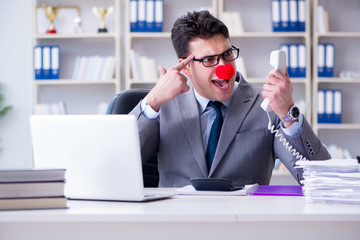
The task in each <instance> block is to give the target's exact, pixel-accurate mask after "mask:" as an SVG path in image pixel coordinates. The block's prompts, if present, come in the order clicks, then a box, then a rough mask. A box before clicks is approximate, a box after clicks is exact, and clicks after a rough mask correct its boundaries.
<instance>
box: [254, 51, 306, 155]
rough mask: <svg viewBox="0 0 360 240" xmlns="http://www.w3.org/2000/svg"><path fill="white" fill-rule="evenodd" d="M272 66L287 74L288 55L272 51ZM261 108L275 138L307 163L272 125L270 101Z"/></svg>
mask: <svg viewBox="0 0 360 240" xmlns="http://www.w3.org/2000/svg"><path fill="white" fill-rule="evenodd" d="M270 65H271V66H273V67H274V68H275V69H279V70H280V71H281V72H282V73H283V74H285V72H286V53H285V52H284V51H282V50H275V51H272V52H271V54H270ZM260 106H261V108H262V109H264V111H265V112H266V114H267V116H268V118H269V123H268V129H269V131H270V132H271V133H274V134H275V137H278V138H279V141H280V142H282V144H283V145H284V146H285V148H286V149H287V150H288V151H289V152H290V153H291V154H292V155H293V156H295V157H296V159H298V160H301V161H307V159H306V158H305V157H303V156H302V155H301V154H300V153H299V152H297V151H296V149H293V147H292V146H291V145H290V144H289V142H288V141H287V140H286V138H285V137H284V136H283V135H282V134H281V133H279V130H278V129H275V126H274V125H271V118H270V115H269V112H271V111H272V110H271V108H270V104H269V99H268V98H265V99H264V100H263V101H262V103H261V105H260Z"/></svg>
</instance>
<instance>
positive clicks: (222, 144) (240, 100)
mask: <svg viewBox="0 0 360 240" xmlns="http://www.w3.org/2000/svg"><path fill="white" fill-rule="evenodd" d="M257 97H258V94H257V93H255V92H254V90H253V89H252V87H251V86H250V85H249V84H248V83H247V82H246V81H245V80H244V79H243V78H241V82H240V84H239V86H238V87H237V89H236V91H235V94H234V96H233V99H232V100H231V104H230V106H229V109H228V112H227V113H226V117H225V119H224V123H223V128H222V130H221V133H220V138H219V142H218V147H217V149H216V153H215V156H214V160H213V163H212V166H211V169H210V173H209V177H210V176H211V175H212V173H213V172H214V171H215V169H216V167H217V166H218V165H219V163H220V161H221V159H222V158H223V157H224V155H225V153H226V151H227V149H228V148H229V146H230V144H231V142H232V141H233V139H234V137H235V135H236V133H237V130H238V129H239V128H240V127H241V124H242V123H243V121H244V119H245V117H246V115H247V114H248V112H249V111H250V109H251V108H252V106H253V104H254V102H255V100H256V99H257ZM224 126H231V127H224Z"/></svg>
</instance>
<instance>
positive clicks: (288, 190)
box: [252, 185, 304, 196]
mask: <svg viewBox="0 0 360 240" xmlns="http://www.w3.org/2000/svg"><path fill="white" fill-rule="evenodd" d="M252 195H257V196H304V193H303V192H302V189H301V186H296V185H271V186H267V185H261V186H259V187H258V189H257V190H255V191H254V192H253V193H252Z"/></svg>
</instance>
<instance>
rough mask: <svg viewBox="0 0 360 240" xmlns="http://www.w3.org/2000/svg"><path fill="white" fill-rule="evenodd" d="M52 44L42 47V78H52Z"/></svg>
mask: <svg viewBox="0 0 360 240" xmlns="http://www.w3.org/2000/svg"><path fill="white" fill-rule="evenodd" d="M50 55H51V52H50V46H43V48H42V63H43V64H42V79H50V62H51V57H50Z"/></svg>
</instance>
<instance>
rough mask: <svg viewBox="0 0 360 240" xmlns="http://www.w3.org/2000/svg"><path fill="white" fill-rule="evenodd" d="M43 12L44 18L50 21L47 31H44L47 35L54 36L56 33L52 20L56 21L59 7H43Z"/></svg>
mask: <svg viewBox="0 0 360 240" xmlns="http://www.w3.org/2000/svg"><path fill="white" fill-rule="evenodd" d="M43 8H44V10H45V15H46V17H47V18H48V19H49V20H50V26H49V28H48V30H46V33H47V34H54V33H56V29H55V25H54V20H55V19H56V16H57V14H58V10H59V8H60V7H54V6H43Z"/></svg>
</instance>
